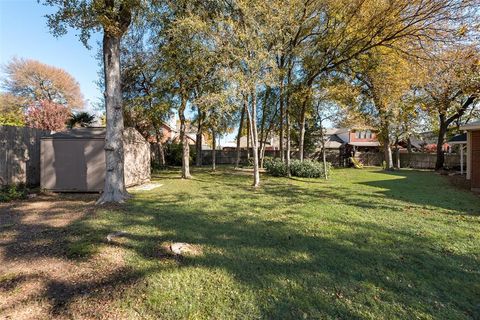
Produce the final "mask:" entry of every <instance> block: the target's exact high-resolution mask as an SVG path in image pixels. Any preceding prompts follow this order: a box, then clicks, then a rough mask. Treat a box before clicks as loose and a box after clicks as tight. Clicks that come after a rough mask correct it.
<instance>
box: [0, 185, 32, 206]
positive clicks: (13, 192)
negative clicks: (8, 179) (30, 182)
mask: <svg viewBox="0 0 480 320" xmlns="http://www.w3.org/2000/svg"><path fill="white" fill-rule="evenodd" d="M26 197H27V189H26V188H25V186H24V185H14V184H12V185H9V186H6V187H4V188H3V189H1V190H0V202H7V201H12V200H16V199H25V198H26Z"/></svg>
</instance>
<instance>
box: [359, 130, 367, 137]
mask: <svg viewBox="0 0 480 320" xmlns="http://www.w3.org/2000/svg"><path fill="white" fill-rule="evenodd" d="M366 135H367V132H365V131H362V133H361V135H360V136H361V137H362V139H365V138H366Z"/></svg>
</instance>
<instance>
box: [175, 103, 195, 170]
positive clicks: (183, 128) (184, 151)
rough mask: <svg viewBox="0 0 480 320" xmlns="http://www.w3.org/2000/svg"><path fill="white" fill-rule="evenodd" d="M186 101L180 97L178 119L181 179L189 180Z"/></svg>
mask: <svg viewBox="0 0 480 320" xmlns="http://www.w3.org/2000/svg"><path fill="white" fill-rule="evenodd" d="M186 106H187V99H186V98H185V97H184V96H182V101H181V103H180V108H179V109H178V117H179V118H180V141H181V143H182V179H190V178H191V177H192V176H191V175H190V146H189V145H188V136H187V132H186V127H187V124H186V122H185V108H186Z"/></svg>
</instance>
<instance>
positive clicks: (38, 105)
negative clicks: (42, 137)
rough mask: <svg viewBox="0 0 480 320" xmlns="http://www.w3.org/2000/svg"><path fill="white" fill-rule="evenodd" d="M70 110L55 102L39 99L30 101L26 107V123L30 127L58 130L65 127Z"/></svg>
mask: <svg viewBox="0 0 480 320" xmlns="http://www.w3.org/2000/svg"><path fill="white" fill-rule="evenodd" d="M69 117H70V110H69V109H68V108H67V107H65V106H63V105H61V104H57V103H55V102H51V101H48V100H40V101H39V102H35V103H32V104H31V105H30V107H29V108H28V109H27V113H26V123H27V125H28V126H30V127H34V128H38V129H42V130H53V131H59V130H63V129H65V127H66V122H67V120H68V119H69Z"/></svg>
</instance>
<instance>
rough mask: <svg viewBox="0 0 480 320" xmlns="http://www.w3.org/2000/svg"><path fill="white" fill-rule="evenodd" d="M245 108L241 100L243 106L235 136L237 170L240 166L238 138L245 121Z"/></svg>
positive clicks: (245, 105) (245, 104) (240, 135)
mask: <svg viewBox="0 0 480 320" xmlns="http://www.w3.org/2000/svg"><path fill="white" fill-rule="evenodd" d="M246 107H247V103H246V102H245V99H244V100H243V106H242V113H241V115H240V124H239V126H238V134H237V159H236V161H235V168H238V167H239V165H240V154H241V150H240V138H241V137H242V129H243V122H244V121H245V110H246ZM247 135H248V132H247Z"/></svg>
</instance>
